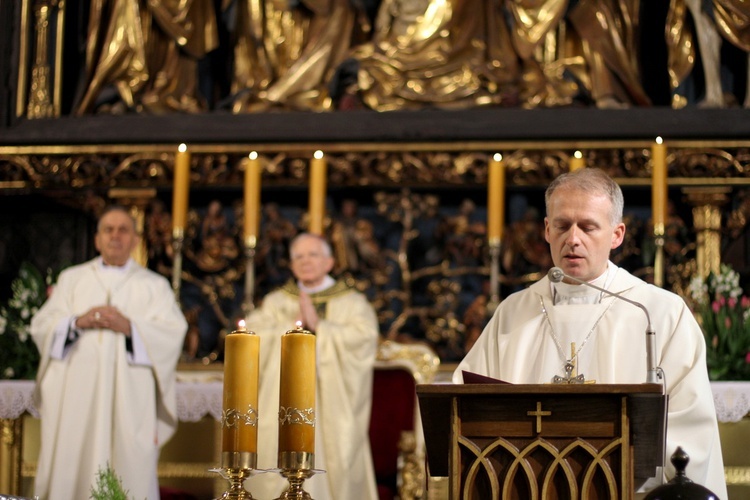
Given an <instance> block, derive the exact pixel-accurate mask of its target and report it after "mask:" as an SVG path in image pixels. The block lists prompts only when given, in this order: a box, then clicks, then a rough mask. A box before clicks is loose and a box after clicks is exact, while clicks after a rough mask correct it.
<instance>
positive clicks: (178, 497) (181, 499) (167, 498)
mask: <svg viewBox="0 0 750 500" xmlns="http://www.w3.org/2000/svg"><path fill="white" fill-rule="evenodd" d="M159 496H161V500H198V497H196V496H193V495H191V494H190V493H187V492H185V491H182V490H176V489H173V488H167V487H165V486H160V487H159Z"/></svg>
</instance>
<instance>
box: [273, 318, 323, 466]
mask: <svg viewBox="0 0 750 500" xmlns="http://www.w3.org/2000/svg"><path fill="white" fill-rule="evenodd" d="M315 380H316V376H315V335H313V334H311V333H310V332H308V331H306V330H302V329H299V328H298V329H296V330H290V331H288V332H286V333H285V334H284V335H282V337H281V381H280V392H279V454H281V453H283V452H298V453H301V452H307V453H315Z"/></svg>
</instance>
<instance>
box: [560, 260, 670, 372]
mask: <svg viewBox="0 0 750 500" xmlns="http://www.w3.org/2000/svg"><path fill="white" fill-rule="evenodd" d="M547 278H549V280H550V281H551V282H552V283H560V282H561V281H562V280H563V279H566V278H567V279H568V280H570V281H575V282H576V283H580V284H581V285H586V286H588V287H591V288H593V289H595V290H599V291H600V292H602V293H606V294H607V295H610V296H612V297H615V298H618V299H620V300H624V301H625V302H627V303H629V304H633V305H634V306H636V307H638V308H639V309H641V310H642V311H643V312H644V313H645V314H646V321H647V322H648V326H646V366H647V368H648V371H647V373H646V382H647V383H651V384H658V383H659V378H661V377H660V374H659V370H660V369H659V368H657V367H656V361H655V360H656V332H655V331H654V329H653V328H652V326H651V316H650V315H649V314H648V309H646V306H644V305H643V304H641V303H640V302H636V301H634V300H631V299H629V298H627V297H623V296H622V295H620V293H619V292H610V291H609V290H605V289H604V288H601V287H598V286H596V285H592V284H591V283H589V282H588V281H583V280H580V279H578V278H576V277H574V276H569V275H567V274H565V272H564V271H563V270H562V269H560V268H559V267H553V268H552V269H550V270H549V271H548V272H547Z"/></svg>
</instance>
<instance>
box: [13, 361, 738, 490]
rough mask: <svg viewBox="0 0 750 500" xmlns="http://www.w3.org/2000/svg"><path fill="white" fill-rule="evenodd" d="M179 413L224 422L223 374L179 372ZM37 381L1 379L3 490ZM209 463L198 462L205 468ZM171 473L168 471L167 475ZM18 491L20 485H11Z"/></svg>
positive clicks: (733, 404) (724, 402)
mask: <svg viewBox="0 0 750 500" xmlns="http://www.w3.org/2000/svg"><path fill="white" fill-rule="evenodd" d="M176 389H177V390H176V395H177V416H178V418H179V420H180V421H181V422H199V421H201V420H202V419H204V418H205V417H211V418H212V419H214V420H215V421H217V422H220V421H221V411H222V395H223V394H222V373H221V372H218V371H217V372H209V371H205V372H204V371H197V372H179V373H178V377H177V385H176ZM711 389H712V391H713V395H714V404H715V406H716V414H717V417H718V419H719V421H720V422H724V423H728V422H739V421H741V420H743V419H744V418H745V417H748V416H750V382H712V383H711ZM33 391H34V381H31V380H3V381H0V435H1V436H3V440H2V442H1V443H0V492H3V490H2V489H1V488H2V487H4V486H5V487H6V488H7V487H8V486H7V485H3V483H4V482H5V483H7V482H9V481H12V480H13V477H18V476H19V474H18V471H19V470H20V467H21V451H20V449H18V448H20V447H18V446H17V441H16V440H19V439H20V438H19V436H20V432H21V429H22V418H21V417H23V416H24V415H25V414H29V415H31V416H32V417H35V418H39V413H38V412H37V409H36V408H35V407H34V404H33V401H32V395H33ZM206 465H207V464H196V469H200V470H205V468H206ZM746 469H747V468H746V467H740V468H737V467H727V471H726V472H727V480H728V482H729V483H732V482H733V483H735V484H738V483H739V484H746V482H747V481H748V477H750V470H746ZM167 475H168V474H167ZM10 488H11V489H12V491H17V488H18V485H17V484H15V485H11V486H10Z"/></svg>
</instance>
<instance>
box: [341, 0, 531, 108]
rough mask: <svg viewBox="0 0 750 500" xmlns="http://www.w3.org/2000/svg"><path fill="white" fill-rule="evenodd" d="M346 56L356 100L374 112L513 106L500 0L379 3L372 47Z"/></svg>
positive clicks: (512, 67) (514, 76)
mask: <svg viewBox="0 0 750 500" xmlns="http://www.w3.org/2000/svg"><path fill="white" fill-rule="evenodd" d="M352 58H353V60H355V61H357V63H358V71H357V83H356V85H355V86H356V87H357V91H358V94H359V98H360V99H361V100H362V101H363V102H364V104H365V105H366V106H367V107H369V108H371V109H375V110H377V111H389V110H395V109H413V108H422V107H426V106H435V107H443V108H470V107H475V106H483V105H498V104H501V105H515V104H516V96H515V93H516V88H517V84H518V81H517V80H518V67H517V60H516V56H515V54H514V53H513V50H512V48H511V46H510V39H509V35H508V32H507V27H506V25H505V23H504V22H503V12H502V10H501V5H500V3H499V2H488V1H486V0H462V1H457V0H384V1H383V2H382V3H381V6H380V10H379V13H378V17H377V19H376V21H375V33H374V36H373V40H372V42H370V43H366V44H363V45H361V46H359V47H357V48H356V49H355V50H354V51H353V53H352ZM351 92H352V90H351V89H349V93H351Z"/></svg>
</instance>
